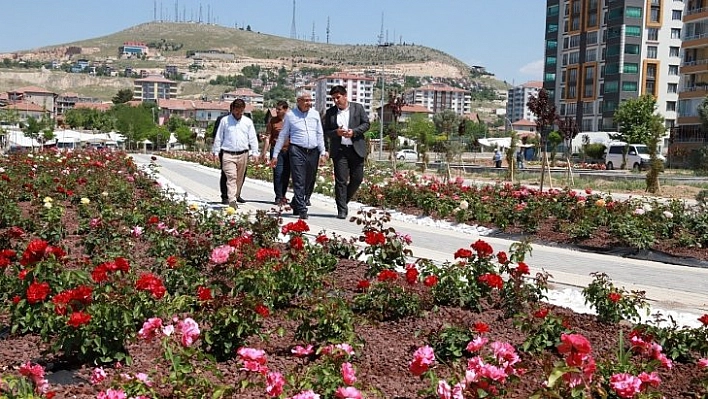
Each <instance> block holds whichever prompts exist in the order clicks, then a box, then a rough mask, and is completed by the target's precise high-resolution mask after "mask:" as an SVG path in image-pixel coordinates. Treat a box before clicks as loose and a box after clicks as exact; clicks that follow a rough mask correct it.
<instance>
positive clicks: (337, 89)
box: [329, 85, 347, 96]
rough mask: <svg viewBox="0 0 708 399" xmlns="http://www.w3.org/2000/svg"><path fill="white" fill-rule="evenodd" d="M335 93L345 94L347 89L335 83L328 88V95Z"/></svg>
mask: <svg viewBox="0 0 708 399" xmlns="http://www.w3.org/2000/svg"><path fill="white" fill-rule="evenodd" d="M335 94H341V95H343V96H346V95H347V89H345V88H344V86H342V85H337V86H334V87H332V88H331V89H329V95H330V96H333V95H335Z"/></svg>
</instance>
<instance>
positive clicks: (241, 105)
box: [231, 98, 246, 111]
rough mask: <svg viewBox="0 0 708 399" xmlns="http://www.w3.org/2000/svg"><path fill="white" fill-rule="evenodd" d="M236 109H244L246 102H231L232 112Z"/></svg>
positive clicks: (239, 100)
mask: <svg viewBox="0 0 708 399" xmlns="http://www.w3.org/2000/svg"><path fill="white" fill-rule="evenodd" d="M236 108H239V109H244V108H246V102H245V101H243V100H242V99H240V98H237V99H235V100H234V101H233V102H231V110H232V111H233V110H234V109H236Z"/></svg>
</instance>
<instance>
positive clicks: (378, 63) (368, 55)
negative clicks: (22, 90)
mask: <svg viewBox="0 0 708 399" xmlns="http://www.w3.org/2000/svg"><path fill="white" fill-rule="evenodd" d="M131 41H132V42H135V41H138V42H143V43H146V44H148V46H149V47H150V52H151V57H149V58H148V59H147V60H140V59H121V58H119V54H118V49H119V47H121V46H122V45H123V43H124V42H131ZM79 51H80V53H78V54H77V52H79ZM195 51H201V52H203V51H216V52H222V53H224V54H229V55H231V54H232V55H233V59H232V60H223V59H221V60H219V59H207V62H206V64H205V69H204V70H202V71H200V72H198V73H195V74H194V75H193V76H192V78H193V79H194V81H195V82H193V83H191V84H187V83H184V84H182V86H184V90H180V91H184V92H185V94H186V93H191V92H199V91H202V92H204V91H211V89H214V88H207V87H205V86H206V82H207V81H208V80H209V79H213V78H214V77H216V76H217V75H225V74H237V73H239V72H240V71H241V69H242V68H243V67H244V66H247V65H252V64H256V65H261V66H262V67H275V68H280V67H285V68H286V69H288V70H293V69H299V68H302V67H311V68H337V69H340V70H342V71H345V72H355V73H370V74H378V73H380V71H381V70H382V69H383V70H385V72H386V74H387V75H388V76H420V77H424V76H432V77H443V78H454V79H460V80H476V81H478V82H480V83H483V84H484V85H485V86H491V87H493V88H501V87H504V84H503V82H501V81H498V80H496V79H494V78H493V76H490V75H484V74H481V75H480V74H479V73H477V72H478V71H476V70H474V69H472V68H471V67H470V66H468V65H466V64H465V63H463V62H462V61H460V60H459V59H457V58H455V57H452V56H451V55H449V54H446V53H444V52H442V51H439V50H436V49H433V48H429V47H425V46H420V45H414V44H396V45H389V46H385V47H382V46H377V45H348V44H347V45H341V44H327V43H318V42H308V41H302V40H296V39H289V38H283V37H279V36H275V35H270V34H265V33H260V32H251V31H247V30H241V29H236V28H229V27H224V26H219V25H209V24H196V23H177V22H149V23H144V24H140V25H136V26H134V27H131V28H128V29H125V30H123V31H120V32H117V33H113V34H110V35H107V36H103V37H98V38H92V39H86V40H81V41H77V42H72V43H65V44H60V45H55V46H47V47H42V48H39V49H33V50H28V51H22V52H18V53H19V55H20V56H21V57H22V58H23V59H27V60H41V61H50V60H56V59H59V60H67V59H69V58H71V59H72V60H75V59H78V58H86V59H89V60H92V61H99V62H110V63H111V64H112V66H114V67H116V68H117V69H118V70H120V69H122V68H124V67H127V66H130V67H133V68H135V69H153V70H156V71H159V70H162V69H164V67H165V66H166V65H176V66H177V67H178V68H180V70H185V69H186V68H187V67H188V66H189V64H191V63H192V60H191V59H189V58H188V57H187V54H188V52H195ZM152 54H156V55H155V56H152ZM6 56H8V55H7V54H5V55H3V54H0V58H4V57H6ZM183 68H184V69H183ZM5 75H6V73H5V71H4V70H2V69H0V90H2V89H5V88H6V87H7V86H8V85H9V84H15V85H16V84H17V83H18V81H17V78H18V76H17V74H13V76H12V78H11V79H12V83H10V82H9V79H8V78H6V77H5ZM40 75H41V74H40ZM23 76H24V77H26V78H32V77H33V76H32V74H29V75H23ZM49 80H50V81H52V82H66V83H67V84H66V87H64V86H65V85H62V84H58V85H55V86H48V87H47V88H50V89H52V90H58V91H63V90H67V89H71V90H72V91H78V92H81V91H82V90H81V88H82V87H83V85H84V83H83V81H84V80H85V79H74V78H54V79H49ZM199 81H201V83H200V82H199ZM23 82H24V84H27V85H30V84H37V85H39V84H42V83H43V82H42V81H41V80H40V81H32V80H27V81H23ZM68 82H71V83H68ZM126 83H128V82H120V83H115V82H114V83H113V84H110V85H109V86H116V85H117V86H120V87H122V88H125V87H131V86H130V84H126ZM44 84H48V83H47V82H44ZM77 86H78V87H77ZM190 86H193V87H190ZM13 87H17V86H13ZM92 91H93V90H92ZM217 91H221V92H223V88H218V89H217ZM114 93H115V91H114V90H113V89H111V95H113V94H114ZM87 94H88V93H87ZM102 97H105V96H102Z"/></svg>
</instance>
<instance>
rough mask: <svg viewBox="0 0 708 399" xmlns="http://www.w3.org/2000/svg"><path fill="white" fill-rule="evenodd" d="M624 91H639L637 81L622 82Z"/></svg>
mask: <svg viewBox="0 0 708 399" xmlns="http://www.w3.org/2000/svg"><path fill="white" fill-rule="evenodd" d="M622 91H637V82H622Z"/></svg>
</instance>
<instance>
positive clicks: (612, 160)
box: [605, 142, 666, 170]
mask: <svg viewBox="0 0 708 399" xmlns="http://www.w3.org/2000/svg"><path fill="white" fill-rule="evenodd" d="M626 146H627V144H626V143H622V142H613V143H610V144H609V146H608V148H607V151H606V152H605V166H606V167H607V169H608V170H613V169H619V168H620V166H622V153H623V152H624V148H625V147H626ZM658 157H659V159H661V160H662V161H664V162H666V158H664V156H663V155H661V154H659V155H658ZM649 161H650V160H649V150H648V149H647V146H646V145H644V144H629V151H628V152H627V164H626V167H627V168H631V169H632V170H640V169H648V168H649Z"/></svg>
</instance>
